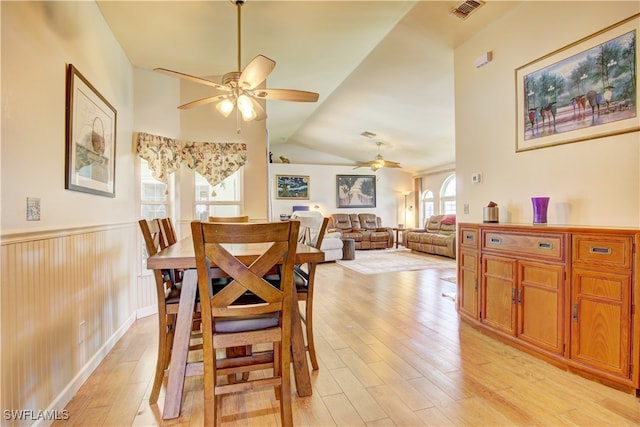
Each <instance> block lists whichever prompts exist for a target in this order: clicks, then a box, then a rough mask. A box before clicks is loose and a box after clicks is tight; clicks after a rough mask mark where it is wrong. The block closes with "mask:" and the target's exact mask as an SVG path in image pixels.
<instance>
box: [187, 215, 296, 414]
mask: <svg viewBox="0 0 640 427" xmlns="http://www.w3.org/2000/svg"><path fill="white" fill-rule="evenodd" d="M298 231H299V222H297V221H286V222H280V223H275V222H272V223H261V224H253V223H243V224H241V223H216V222H192V223H191V233H192V236H193V246H194V252H195V257H196V265H197V270H198V290H199V293H200V300H201V307H202V308H201V309H202V319H203V322H202V331H203V354H204V424H205V425H217V424H218V418H219V414H218V410H219V405H218V403H219V397H220V396H221V395H224V394H228V393H234V392H245V391H251V390H253V389H255V388H258V387H274V389H275V393H276V397H277V398H278V399H279V400H280V420H281V424H282V426H291V425H292V423H293V421H292V414H291V384H290V381H291V380H290V362H291V353H290V345H291V313H292V306H291V301H292V297H293V267H294V262H295V256H296V248H297V241H296V240H297V237H298ZM225 244H236V245H237V244H249V245H251V246H255V249H257V250H258V252H259V253H261V255H260V256H258V258H257V259H256V257H255V256H252V257H250V258H249V257H243V256H241V255H235V256H234V255H233V254H231V253H229V252H228V251H227V248H225ZM210 265H212V266H213V268H209V266H210ZM276 267H277V268H278V269H279V271H280V276H279V281H278V283H270V282H269V281H267V279H266V278H265V275H266V273H267V272H269V271H271V270H272V269H274V268H276ZM212 277H229V278H230V279H231V281H230V283H229V284H228V285H226V286H225V287H224V288H222V289H221V290H219V291H218V292H215V293H214V292H213V289H212V286H211V283H212V282H211V279H212ZM206 296H208V299H207V297H206ZM245 345H253V346H254V351H253V352H252V353H251V354H250V355H246V356H243V357H231V358H228V357H223V354H225V352H217V350H218V349H226V348H229V347H232V348H233V347H240V346H245ZM256 346H259V347H256ZM265 347H266V348H265ZM258 348H259V349H260V351H258V350H257V349H258ZM216 353H218V356H219V357H220V358H218V359H216ZM258 370H259V371H261V372H260V374H259V375H250V376H249V377H248V379H247V380H246V381H241V382H236V383H231V384H229V383H225V382H224V381H222V380H224V379H225V378H227V376H228V375H229V374H234V375H235V374H238V373H245V372H253V371H258Z"/></svg>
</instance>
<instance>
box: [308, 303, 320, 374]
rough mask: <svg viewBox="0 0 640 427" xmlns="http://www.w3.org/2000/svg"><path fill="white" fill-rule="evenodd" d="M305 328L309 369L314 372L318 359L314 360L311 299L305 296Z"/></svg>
mask: <svg viewBox="0 0 640 427" xmlns="http://www.w3.org/2000/svg"><path fill="white" fill-rule="evenodd" d="M305 326H306V330H307V350H308V351H309V358H310V359H311V367H312V368H313V370H314V371H317V370H318V369H319V368H318V359H317V358H316V344H315V341H314V340H313V297H312V296H311V295H308V296H307V301H306V302H305Z"/></svg>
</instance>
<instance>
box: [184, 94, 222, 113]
mask: <svg viewBox="0 0 640 427" xmlns="http://www.w3.org/2000/svg"><path fill="white" fill-rule="evenodd" d="M228 97H229V95H217V96H208V97H206V98H202V99H198V100H197V101H191V102H187V103H186V104H182V105H180V106H179V107H178V108H179V109H181V110H187V109H189V108H194V107H199V106H201V105H205V104H211V103H212V102H216V101H222V100H223V99H225V98H228Z"/></svg>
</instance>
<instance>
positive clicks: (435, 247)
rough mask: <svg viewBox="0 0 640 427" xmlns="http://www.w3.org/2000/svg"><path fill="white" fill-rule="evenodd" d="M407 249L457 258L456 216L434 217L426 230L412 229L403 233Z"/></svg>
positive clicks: (426, 224)
mask: <svg viewBox="0 0 640 427" xmlns="http://www.w3.org/2000/svg"><path fill="white" fill-rule="evenodd" d="M402 240H403V243H402V244H403V245H404V247H405V248H408V249H412V250H414V251H420V252H426V253H428V254H434V255H443V256H447V257H449V258H455V257H456V216H455V215H433V216H431V217H430V218H429V219H427V221H426V222H425V224H424V228H411V229H408V230H405V231H404V232H403V233H402Z"/></svg>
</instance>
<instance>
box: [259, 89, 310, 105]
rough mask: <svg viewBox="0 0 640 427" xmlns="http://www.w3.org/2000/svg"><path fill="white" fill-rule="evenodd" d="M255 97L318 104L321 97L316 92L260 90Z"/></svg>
mask: <svg viewBox="0 0 640 427" xmlns="http://www.w3.org/2000/svg"><path fill="white" fill-rule="evenodd" d="M255 96H256V97H258V98H260V99H271V100H276V101H293V102H316V101H317V100H318V97H319V96H320V95H318V94H317V93H315V92H307V91H304V90H294V89H259V90H258V91H256V95H255Z"/></svg>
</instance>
